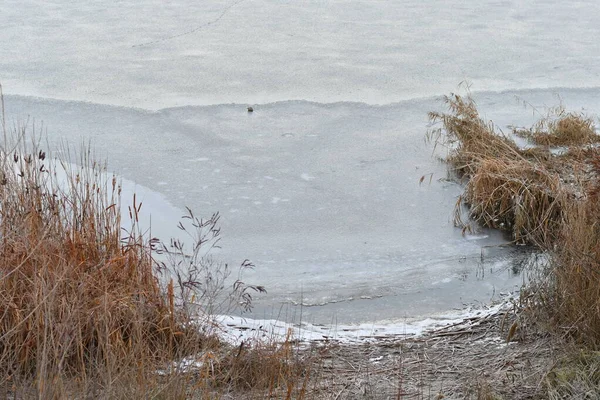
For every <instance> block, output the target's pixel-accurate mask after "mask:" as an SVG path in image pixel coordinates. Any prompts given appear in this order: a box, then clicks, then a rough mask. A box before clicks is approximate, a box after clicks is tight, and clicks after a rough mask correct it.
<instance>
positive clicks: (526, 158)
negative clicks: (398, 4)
mask: <svg viewBox="0 0 600 400" xmlns="http://www.w3.org/2000/svg"><path fill="white" fill-rule="evenodd" d="M445 102H446V104H447V106H448V112H446V113H439V112H433V113H430V115H429V116H430V119H431V120H432V122H433V123H437V124H438V126H437V128H435V129H434V130H432V131H430V132H429V134H428V137H429V138H430V139H432V140H434V141H435V143H436V145H444V146H446V147H447V148H448V157H447V159H446V160H447V161H448V163H449V165H450V166H451V167H452V169H453V171H455V173H456V174H457V176H458V177H459V178H460V179H462V180H463V181H464V182H465V190H464V193H463V195H462V197H461V198H460V199H459V202H458V204H457V207H461V206H463V205H466V206H468V207H469V210H470V216H471V217H472V219H474V220H475V221H476V222H477V223H479V224H481V225H482V226H486V227H491V228H497V229H503V230H505V231H507V232H509V233H510V234H511V235H512V236H513V238H514V241H515V243H528V244H533V245H536V246H538V247H539V248H541V249H542V250H544V251H547V252H548V253H549V254H551V256H552V266H551V268H550V269H549V271H548V273H549V274H548V275H546V278H547V279H545V280H544V281H543V282H536V284H537V285H538V292H537V294H538V295H537V297H536V307H537V310H538V311H540V313H539V314H538V315H541V314H544V315H546V316H547V317H549V318H548V321H549V322H551V324H550V325H551V326H553V327H555V328H556V329H557V330H558V331H560V332H561V333H563V334H564V335H565V336H571V337H574V338H576V339H577V340H578V341H579V342H581V343H584V344H586V345H588V346H591V347H592V348H594V349H598V348H600V206H599V205H598V204H600V203H599V201H598V200H600V199H599V194H600V152H599V150H598V148H597V147H595V146H594V145H593V143H596V142H598V141H599V137H598V135H596V133H595V130H594V123H593V120H592V119H591V118H589V117H585V116H583V115H581V114H576V113H568V112H566V111H565V110H564V108H562V107H559V108H557V109H555V110H553V111H552V112H551V113H550V114H549V116H547V117H545V118H543V119H542V120H540V121H539V122H537V123H536V124H535V125H534V126H533V127H532V128H531V129H529V130H520V133H519V134H520V135H521V136H526V137H527V138H528V139H530V140H531V142H532V143H533V144H538V145H542V146H541V147H534V148H529V149H522V148H519V147H518V146H517V145H516V143H515V141H514V140H513V139H512V138H511V137H510V136H507V135H505V134H503V133H502V132H499V131H498V130H497V129H495V128H494V125H493V123H492V122H487V121H484V120H483V119H482V118H481V117H480V116H479V113H478V112H477V107H476V105H475V102H474V101H473V99H472V98H471V97H470V96H468V97H466V98H463V97H461V96H459V95H451V96H448V97H446V98H445ZM440 125H441V126H440ZM523 132H528V134H523ZM548 145H552V146H555V145H560V146H564V147H566V149H563V150H564V151H563V152H561V153H558V154H554V153H553V152H551V151H550V149H549V148H548V147H547V146H548ZM457 215H460V213H457ZM455 222H456V223H457V224H460V223H462V221H461V220H460V218H456V221H455ZM463 229H464V227H463Z"/></svg>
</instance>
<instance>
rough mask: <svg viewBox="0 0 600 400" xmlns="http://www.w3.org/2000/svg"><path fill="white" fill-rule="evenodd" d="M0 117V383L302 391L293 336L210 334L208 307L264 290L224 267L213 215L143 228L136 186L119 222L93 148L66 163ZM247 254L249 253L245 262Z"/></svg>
mask: <svg viewBox="0 0 600 400" xmlns="http://www.w3.org/2000/svg"><path fill="white" fill-rule="evenodd" d="M2 117H3V116H2ZM4 121H5V120H4V118H3V119H2V128H3V131H4V141H3V143H2V146H1V148H0V396H2V397H8V398H11V397H12V398H44V399H54V398H55V399H58V398H135V399H138V398H139V399H141V398H164V399H184V398H190V397H192V398H194V397H197V398H204V397H214V396H217V397H219V396H220V395H221V394H224V393H229V392H232V391H233V392H235V391H236V390H237V391H246V390H250V389H252V390H262V391H269V392H275V391H281V390H283V391H284V392H285V393H290V395H289V396H288V397H287V398H291V397H290V396H291V395H292V394H293V396H294V398H302V397H303V396H304V391H303V390H304V389H305V387H304V386H305V380H306V378H305V375H306V373H307V371H306V369H305V368H304V367H303V365H304V364H303V363H301V362H300V361H299V358H298V354H297V353H295V352H293V351H292V347H291V342H292V341H291V339H290V338H288V340H287V341H286V343H284V344H278V343H275V342H273V343H271V344H268V345H267V344H260V343H259V344H252V345H251V344H248V343H247V344H246V345H245V346H243V347H240V348H232V347H231V346H228V345H226V344H223V343H221V342H220V341H219V340H218V338H217V337H216V336H215V332H216V330H215V327H216V325H215V323H214V321H212V320H211V318H210V316H211V314H212V313H213V312H215V311H216V310H219V311H221V312H223V311H231V310H232V308H231V307H240V306H241V307H242V308H249V307H251V301H252V297H251V294H250V293H251V292H254V291H256V292H259V291H264V288H262V287H260V286H248V285H245V284H244V283H243V282H241V281H240V280H239V279H235V280H234V279H230V278H229V275H230V270H229V267H227V265H226V264H220V263H217V262H216V261H215V260H213V259H212V258H211V257H210V255H209V252H210V249H211V248H212V247H214V246H216V242H217V240H218V235H219V233H220V230H219V228H218V226H217V222H218V215H213V216H212V217H211V218H210V219H208V220H200V219H198V218H196V217H195V216H194V215H193V214H192V213H191V211H190V212H189V215H187V216H185V217H184V218H185V221H187V222H189V224H191V225H190V226H189V230H188V228H187V227H186V226H184V224H183V223H181V224H180V227H181V228H182V230H183V231H184V233H186V234H188V235H190V237H191V238H192V239H193V242H194V243H193V244H192V246H191V248H189V249H186V248H185V246H184V245H183V244H182V242H180V241H177V240H174V241H172V242H171V244H170V245H164V244H161V243H160V242H159V241H158V240H157V239H153V238H148V237H147V236H146V235H144V234H143V233H142V232H140V229H139V228H138V222H139V212H140V209H141V206H142V204H141V203H139V202H138V201H137V200H136V197H135V195H134V197H133V199H132V203H131V204H130V205H129V206H128V208H127V209H128V211H129V216H130V219H131V221H130V222H128V224H127V225H128V226H131V228H130V229H128V230H127V231H125V230H124V229H123V228H122V226H124V224H123V221H121V218H122V217H121V215H122V214H121V187H120V184H119V182H118V180H117V179H116V177H114V176H109V175H107V174H106V171H105V167H104V166H103V165H101V164H98V163H96V162H94V161H93V160H92V157H91V154H90V152H89V151H87V152H85V151H84V152H83V155H82V156H81V158H80V160H79V165H81V167H75V166H72V165H71V164H66V163H62V162H61V161H58V160H54V159H52V158H51V156H50V154H49V153H48V155H47V154H46V150H43V149H41V148H40V147H39V140H26V137H27V136H28V135H27V131H28V128H27V127H26V126H18V127H16V128H15V131H14V132H13V133H12V134H11V133H7V128H6V124H5V122H4ZM187 222H186V223H187ZM174 223H176V221H174ZM211 246H212V247H211ZM250 267H252V264H251V263H250V262H248V261H247V260H246V261H244V262H243V263H242V267H241V268H242V269H243V268H250ZM224 307H225V308H224ZM188 359H194V360H197V361H199V362H200V363H199V364H197V365H196V364H194V366H193V367H190V366H189V365H187V366H186V365H184V363H183V361H181V360H188ZM282 388H283V389H282ZM235 397H237V396H235ZM285 397H286V396H284V398H285Z"/></svg>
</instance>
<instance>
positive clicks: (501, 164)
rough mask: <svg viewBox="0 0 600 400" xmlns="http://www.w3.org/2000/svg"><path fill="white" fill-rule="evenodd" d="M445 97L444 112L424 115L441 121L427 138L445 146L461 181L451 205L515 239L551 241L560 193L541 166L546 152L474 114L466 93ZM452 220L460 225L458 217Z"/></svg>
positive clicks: (557, 183) (555, 178)
mask: <svg viewBox="0 0 600 400" xmlns="http://www.w3.org/2000/svg"><path fill="white" fill-rule="evenodd" d="M445 102H446V104H447V105H448V109H449V112H448V113H437V112H436V113H430V114H429V118H430V120H431V121H432V122H433V123H434V124H435V123H441V124H442V128H438V129H436V130H433V131H431V132H430V133H429V138H430V139H434V140H435V141H436V144H442V145H444V146H447V147H448V149H449V155H448V158H447V161H448V162H449V163H450V165H452V167H453V169H454V171H456V173H457V174H458V175H459V176H460V177H464V178H465V179H466V180H467V181H466V182H467V183H466V189H465V193H464V195H463V197H462V198H461V199H460V201H459V202H458V204H457V207H460V206H461V204H466V205H468V206H470V216H471V217H472V218H473V219H475V220H476V221H477V222H478V223H480V224H482V225H483V226H487V227H492V228H497V229H502V230H506V231H509V232H511V233H512V235H513V237H514V239H515V241H517V242H524V243H546V242H548V240H551V239H552V238H553V237H554V235H555V225H556V222H555V220H556V218H557V217H558V216H559V215H560V210H561V206H560V199H561V197H562V196H561V191H560V190H559V188H560V179H559V177H558V176H557V175H556V174H554V173H552V172H551V171H550V170H549V169H548V168H546V164H547V158H548V153H547V152H543V153H540V152H535V151H531V150H529V151H522V150H521V149H519V148H518V146H517V145H516V144H515V142H514V141H513V140H512V139H510V138H509V137H507V136H504V135H502V134H498V133H497V132H496V131H495V130H494V125H493V123H492V122H486V121H484V120H483V119H482V118H481V117H480V116H479V113H478V111H477V107H476V105H475V102H474V101H473V100H472V99H471V98H470V97H468V98H466V99H464V98H462V97H461V96H459V95H455V94H454V95H451V96H449V97H445ZM457 215H460V213H457ZM455 223H456V224H457V225H459V226H460V225H462V221H461V220H460V218H456V219H455ZM463 228H464V226H463Z"/></svg>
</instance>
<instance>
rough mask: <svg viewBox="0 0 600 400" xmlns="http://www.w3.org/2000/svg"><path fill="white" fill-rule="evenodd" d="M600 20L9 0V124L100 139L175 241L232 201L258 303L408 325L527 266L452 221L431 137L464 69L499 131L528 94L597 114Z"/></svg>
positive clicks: (579, 12) (232, 234) (560, 5)
mask: <svg viewBox="0 0 600 400" xmlns="http://www.w3.org/2000/svg"><path fill="white" fill-rule="evenodd" d="M557 15H560V16H561V17H560V20H557V19H556V16H557ZM599 16H600V4H599V3H597V2H594V1H589V2H585V1H579V2H568V3H564V2H556V3H548V2H541V1H531V2H527V4H526V5H524V4H521V3H520V2H511V1H479V2H463V1H460V2H447V1H418V2H416V1H415V2H411V1H404V2H379V1H359V0H354V1H330V2H324V1H308V2H301V3H299V2H291V1H289V2H288V1H267V0H263V1H259V0H256V1H254V0H245V1H244V0H242V1H232V2H222V1H202V2H191V1H175V2H169V3H168V4H167V3H164V2H162V1H120V2H115V3H111V4H107V3H106V2H101V1H82V2H76V3H72V2H66V1H65V2H62V1H56V2H45V1H44V2H42V1H19V2H17V1H10V0H8V1H5V2H3V4H2V11H1V12H0V23H1V24H2V26H3V29H2V30H1V31H0V42H1V43H3V44H2V45H1V46H0V80H1V83H2V84H3V87H4V92H5V93H7V94H8V95H7V96H6V108H7V115H8V116H9V117H10V118H12V119H14V120H15V121H16V120H21V121H22V120H24V119H26V118H27V117H28V116H31V117H33V118H35V119H36V121H38V122H39V121H44V125H45V126H46V127H47V129H48V135H49V141H50V143H51V144H53V145H56V144H58V143H60V142H61V141H62V140H67V141H68V142H69V143H71V144H75V145H77V144H78V143H80V142H81V141H82V140H83V141H85V142H88V141H90V142H91V144H92V146H93V147H94V149H95V150H96V152H97V153H98V155H99V156H100V157H103V158H107V159H108V161H109V165H110V167H111V168H112V169H114V170H115V171H116V172H117V173H119V174H121V175H122V176H123V177H125V178H127V179H130V180H133V181H135V182H138V183H139V184H140V185H144V186H146V187H148V188H150V189H151V191H145V193H146V195H145V196H146V198H147V199H146V200H147V201H146V203H147V204H150V205H151V206H152V207H154V208H153V209H152V212H153V213H154V214H155V215H154V217H153V228H154V231H155V232H156V231H157V229H158V231H159V233H158V234H159V236H160V235H162V236H163V237H164V238H166V237H167V236H171V235H173V234H176V233H177V230H176V229H175V224H176V220H177V219H178V217H179V216H180V215H182V212H181V211H180V210H181V209H182V208H183V206H189V207H190V208H192V209H193V210H194V211H195V212H196V213H197V214H198V215H204V216H209V215H210V214H212V213H213V212H215V211H219V212H221V214H222V219H221V222H222V227H223V241H222V243H221V244H222V246H223V250H222V251H221V253H220V256H222V257H223V259H224V260H227V261H228V262H230V263H231V264H232V265H235V264H237V263H239V262H241V261H242V260H243V259H245V258H249V259H251V260H252V261H253V262H254V263H255V264H256V265H257V268H256V270H255V271H254V272H252V273H249V274H246V276H245V279H246V281H248V282H251V283H255V284H261V285H265V286H266V287H267V289H268V294H267V295H263V296H259V297H257V298H256V305H257V308H256V310H255V314H254V315H255V316H257V317H261V318H262V317H267V318H272V317H278V316H279V317H284V318H290V316H289V314H298V313H299V312H300V307H296V306H293V304H303V306H302V307H301V312H302V314H303V318H305V319H307V320H310V321H313V322H319V323H324V322H332V321H337V322H363V321H369V320H381V319H394V318H403V317H412V316H418V315H423V314H427V313H432V312H435V311H442V310H446V309H449V308H454V307H461V306H462V305H464V304H466V303H473V302H488V301H490V300H491V299H494V298H496V297H497V296H498V295H499V293H501V292H505V291H510V290H514V289H515V288H517V287H518V286H519V285H520V283H521V281H522V277H521V276H520V275H519V274H518V271H519V270H520V267H521V264H522V261H523V260H522V259H523V255H522V254H521V253H520V252H519V251H518V250H515V249H510V248H506V247H495V246H496V245H498V244H501V243H504V242H505V240H504V238H503V237H502V236H501V235H500V234H498V233H497V232H481V234H478V235H475V236H471V237H463V236H462V235H461V233H460V231H459V230H458V229H456V228H454V227H453V225H452V222H451V218H452V209H453V206H454V203H455V201H456V198H457V196H458V194H459V193H460V191H461V189H460V187H459V186H458V185H457V184H455V183H452V182H449V181H447V180H446V179H445V178H446V167H445V166H444V165H443V164H441V163H439V162H438V161H436V159H435V158H434V157H432V146H431V145H429V144H426V143H425V142H424V136H425V133H426V130H427V116H426V114H427V112H428V111H431V110H437V109H440V107H441V102H440V100H439V98H435V97H434V96H438V95H440V94H445V93H447V92H449V91H451V90H454V89H456V86H457V84H458V83H459V82H460V81H462V80H464V79H467V80H469V81H470V82H471V83H472V84H473V90H476V91H477V92H478V93H477V99H478V102H479V105H480V107H481V109H482V111H483V112H484V113H485V114H486V115H488V116H489V117H490V118H494V121H495V122H496V123H497V124H498V125H499V126H500V127H502V128H504V127H505V126H506V125H508V124H527V123H529V122H531V109H528V110H524V109H523V108H522V107H520V106H519V104H518V102H517V101H516V100H515V96H517V97H520V98H521V99H523V100H526V101H528V102H530V103H531V104H533V105H535V106H539V107H540V108H543V106H544V105H548V106H551V105H555V104H557V102H558V99H557V98H556V97H555V94H556V93H558V94H559V95H560V96H562V98H563V100H564V101H565V103H566V105H567V106H569V107H570V108H572V109H577V110H578V109H581V108H586V109H588V110H590V111H592V112H593V111H595V110H597V109H598V101H599V100H598V99H599V98H600V90H599V89H598V87H600V74H599V71H600V70H599V69H598V68H597V65H598V61H599V59H600V44H599V43H598V42H597V40H595V38H597V37H598V36H599V35H598V34H600V32H599V30H600V27H599V25H598V24H597V19H598V17H599ZM248 104H252V105H254V109H255V111H254V112H253V113H248V112H247V111H246V106H247V105H248ZM421 177H425V179H424V180H423V182H422V184H420V183H419V181H420V179H421ZM430 177H431V179H430ZM171 221H172V224H170V222H171ZM282 304H283V305H285V306H283V307H284V308H283V309H282V308H281V307H282ZM287 305H290V306H289V307H288V306H287ZM282 313H283V314H284V315H282Z"/></svg>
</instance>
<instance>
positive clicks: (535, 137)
mask: <svg viewBox="0 0 600 400" xmlns="http://www.w3.org/2000/svg"><path fill="white" fill-rule="evenodd" d="M514 133H515V134H516V135H518V136H521V137H524V138H527V139H529V140H531V142H533V143H534V144H536V145H542V146H583V145H589V144H593V143H598V142H600V136H598V135H597V134H596V130H595V123H594V119H593V118H591V117H589V116H587V115H585V114H582V113H574V112H567V111H566V110H565V108H564V107H563V106H562V105H561V106H558V107H555V108H553V109H551V110H550V111H549V112H548V114H547V115H546V116H545V117H543V118H541V119H540V120H539V121H538V122H537V123H536V124H535V125H534V126H533V127H532V128H530V129H515V130H514Z"/></svg>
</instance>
